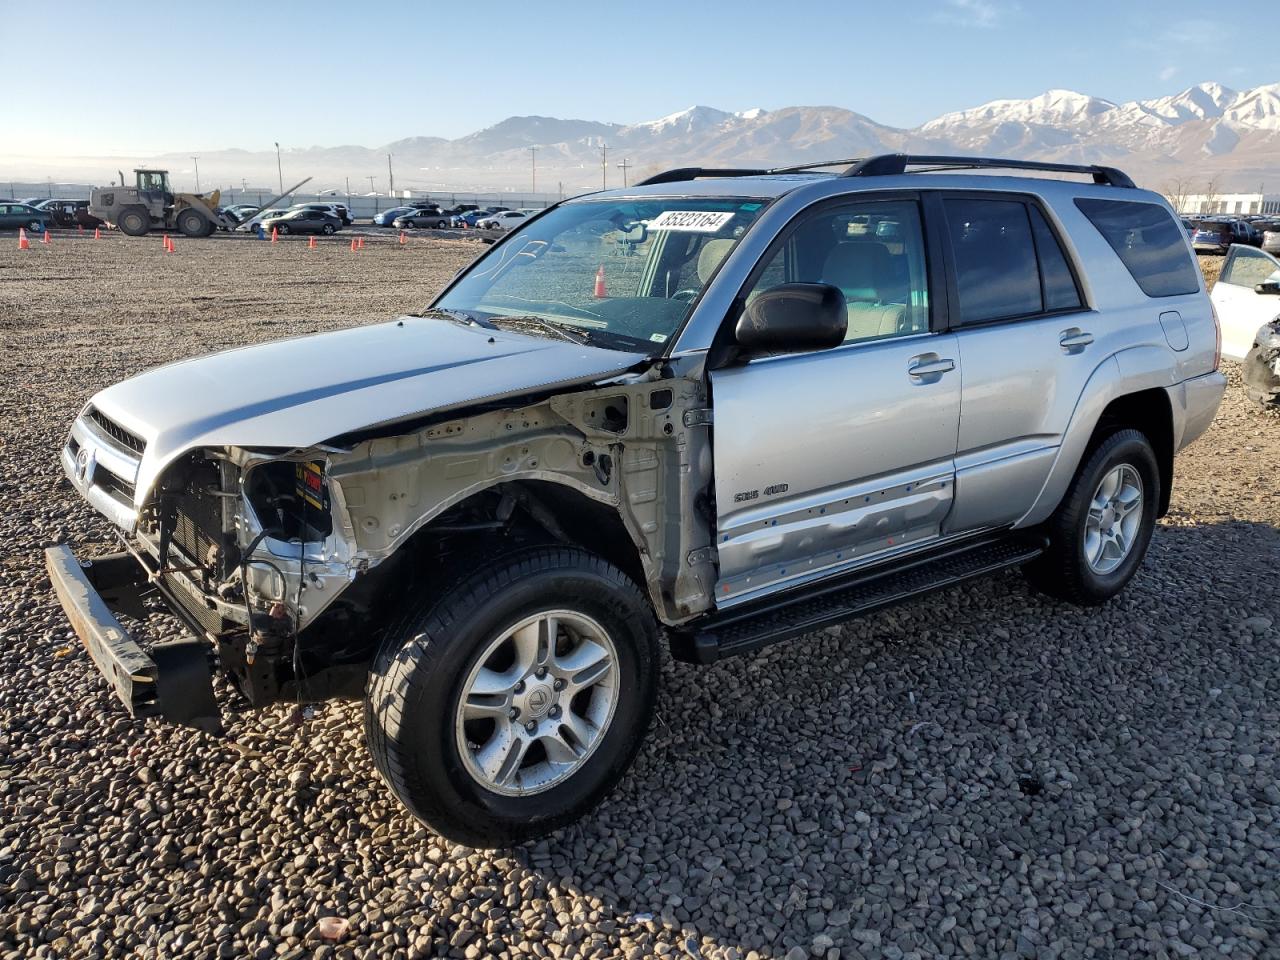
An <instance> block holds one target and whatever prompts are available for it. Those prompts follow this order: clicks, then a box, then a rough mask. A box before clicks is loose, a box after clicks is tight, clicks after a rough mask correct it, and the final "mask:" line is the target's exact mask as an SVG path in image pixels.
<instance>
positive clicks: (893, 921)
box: [0, 237, 1280, 960]
mask: <svg viewBox="0 0 1280 960" xmlns="http://www.w3.org/2000/svg"><path fill="white" fill-rule="evenodd" d="M0 244H2V246H0V334H2V336H3V344H4V351H3V365H4V366H3V372H4V376H3V378H0V424H2V425H3V426H2V427H0V494H2V495H3V497H4V502H5V509H4V511H3V512H2V513H0V538H2V540H3V543H4V547H3V553H2V554H0V556H2V558H3V559H2V563H0V957H4V958H6V960H7V958H16V957H24V958H25V957H32V956H35V957H41V956H49V957H53V956H58V957H62V956H147V957H172V956H220V957H244V956H254V957H264V958H265V957H280V956H286V957H302V956H312V955H316V956H341V957H353V956H378V957H404V956H419V955H421V956H431V955H449V956H459V957H468V958H474V957H481V956H493V955H501V956H507V955H511V956H515V955H522V956H537V957H578V956H592V957H616V956H626V957H629V958H635V957H649V956H655V955H674V956H693V957H707V958H717V957H723V958H728V957H744V956H756V957H761V958H763V957H777V958H781V957H786V958H788V960H802V958H804V957H806V956H811V955H812V956H817V957H833V956H844V957H849V956H865V957H885V958H903V957H918V958H925V957H935V956H974V957H997V956H1000V957H1004V956H1011V957H1012V956H1017V957H1043V958H1050V957H1064V958H1065V957H1083V956H1098V957H1138V956H1142V957H1210V956H1232V957H1278V956H1280V883H1278V882H1277V877H1278V876H1280V786H1278V782H1280V755H1278V752H1280V739H1278V735H1280V707H1278V706H1277V704H1280V678H1278V677H1277V670H1276V666H1277V662H1280V592H1278V591H1277V590H1276V582H1277V570H1280V469H1277V465H1280V421H1277V420H1276V419H1274V418H1269V417H1266V416H1263V415H1261V414H1259V413H1255V412H1253V411H1251V410H1249V409H1247V408H1246V405H1245V403H1244V400H1243V397H1242V394H1241V391H1240V388H1239V383H1238V381H1237V382H1235V383H1233V385H1232V387H1231V389H1230V392H1229V394H1228V397H1227V400H1226V402H1225V403H1224V405H1223V407H1222V411H1221V413H1220V415H1219V417H1218V420H1217V422H1216V423H1215V425H1214V426H1213V428H1212V429H1211V430H1210V432H1209V434H1208V435H1207V436H1206V437H1205V438H1204V439H1202V440H1201V441H1200V442H1199V443H1198V444H1197V445H1195V446H1194V447H1193V448H1191V449H1190V450H1188V451H1187V452H1186V453H1185V454H1184V455H1182V456H1181V457H1180V459H1179V462H1178V479H1177V483H1176V485H1175V489H1174V494H1173V507H1172V511H1171V513H1170V515H1169V517H1168V518H1167V519H1166V520H1165V521H1164V522H1163V524H1162V525H1161V527H1160V529H1159V531H1158V533H1157V535H1156V538H1155V541H1154V543H1153V546H1152V550H1151V554H1150V556H1149V558H1148V560H1147V563H1146V565H1145V567H1144V568H1143V570H1142V572H1141V573H1140V575H1139V577H1138V579H1137V580H1136V581H1135V583H1134V584H1133V585H1132V586H1131V587H1130V589H1129V590H1128V591H1127V592H1126V593H1125V594H1124V595H1123V596H1122V597H1121V598H1119V599H1117V600H1116V601H1114V602H1112V603H1111V604H1109V605H1108V606H1106V607H1104V608H1102V609H1099V610H1093V611H1083V610H1078V609H1075V608H1071V607H1067V606H1063V605H1059V604H1055V603H1051V602H1048V601H1046V600H1044V599H1042V598H1041V597H1039V596H1036V595H1034V594H1032V593H1030V592H1028V590H1027V589H1026V588H1025V587H1024V585H1023V583H1022V581H1021V579H1020V578H1019V577H1018V576H1017V575H1016V574H1011V575H1008V576H1004V577H1001V578H998V579H995V580H992V581H990V582H984V583H979V584H975V585H972V586H968V587H965V588H963V589H958V590H952V591H949V592H946V593H943V594H939V595H935V596H933V597H931V598H928V599H925V600H923V601H920V602H917V603H914V604H911V605H909V606H905V607H900V608H898V609H895V610H892V611H889V612H886V613H883V614H880V615H878V616H874V617H871V618H869V619H866V620H863V621H860V622H857V623H854V624H850V625H848V626H846V627H844V628H843V629H834V630H831V631H827V632H823V633H821V634H818V635H815V636H812V637H809V638H806V639H805V640H803V641H798V642H796V643H793V644H790V645H786V646H783V647H779V648H774V649H772V650H770V651H766V652H765V653H763V654H760V655H757V656H754V657H751V658H746V659H740V660H735V661H732V662H728V663H725V664H722V665H719V666H717V667H715V668H712V669H702V670H699V669H697V668H693V667H687V666H683V665H676V664H672V663H667V664H666V665H665V667H664V678H663V679H664V691H663V694H662V696H661V699H660V702H659V716H660V720H659V722H657V723H656V724H655V727H654V729H653V731H652V734H651V736H650V738H649V741H648V744H647V746H646V747H645V749H644V750H643V751H642V752H641V755H640V758H639V760H638V762H637V764H636V766H635V768H634V769H633V771H632V773H631V774H630V775H629V776H628V777H627V778H626V779H625V780H624V782H623V784H622V785H621V787H620V789H619V790H618V792H617V793H616V794H615V795H614V796H613V797H612V798H611V799H609V800H608V801H607V802H606V803H605V804H604V806H603V807H601V808H600V810H598V811H597V812H596V813H595V814H593V815H592V816H590V817H589V818H587V819H586V820H585V821H583V822H582V823H581V824H579V825H577V826H574V827H572V828H569V829H567V830H565V831H563V832H562V833H560V834H558V835H556V836H554V837H552V838H550V839H548V840H546V841H543V842H541V843H538V844H536V845H531V846H529V847H527V848H523V849H519V850H515V851H510V852H505V853H477V852H474V851H471V850H467V849H464V848H461V847H454V846H452V845H451V844H449V843H446V842H443V841H441V840H438V839H436V838H434V837H433V836H431V835H429V834H428V833H427V832H426V831H425V830H423V829H421V828H419V827H418V825H417V824H415V823H413V822H411V821H410V820H409V819H408V818H407V817H406V816H405V815H404V814H403V813H402V812H401V811H400V809H399V808H398V806H397V805H396V804H395V803H394V802H393V801H392V799H391V798H390V796H389V794H388V792H387V791H386V790H385V789H384V788H383V787H382V785H381V784H380V783H379V782H378V780H377V779H376V776H375V774H374V771H373V768H372V766H371V764H370V762H369V761H368V759H367V758H366V755H365V752H364V749H363V744H362V738H361V734H360V729H359V722H358V721H359V713H358V710H357V709H356V708H355V707H354V706H353V705H338V706H332V707H330V708H328V709H327V710H325V711H323V712H322V713H321V714H320V716H319V717H318V718H317V719H315V720H311V721H307V722H303V723H295V722H294V721H293V720H292V719H291V717H290V711H289V710H288V709H285V708H280V709H277V710H272V711H269V712H267V713H264V714H248V715H242V716H240V717H239V718H238V719H237V720H236V721H235V722H234V723H233V725H232V728H231V734H232V738H233V742H229V741H214V740H211V739H208V738H205V737H203V736H202V735H199V734H196V733H194V732H190V731H186V730H181V729H173V728H165V727H162V726H158V725H153V724H147V723H143V722H133V721H130V720H129V719H128V718H127V717H126V715H125V714H124V713H123V710H122V709H121V708H120V707H119V705H118V704H117V703H116V702H115V701H114V700H113V699H112V697H111V696H110V695H109V694H108V692H107V687H106V685H105V683H104V682H103V681H102V679H101V678H100V677H99V676H98V675H97V674H96V672H95V670H94V669H93V667H92V665H91V663H90V662H89V660H88V658H87V657H86V656H85V654H84V653H83V651H82V650H81V649H80V647H79V645H78V643H77V642H76V641H75V639H74V636H73V634H72V633H71V631H70V629H69V627H68V625H67V622H66V619H65V617H64V616H63V615H62V613H61V611H60V610H59V609H58V607H57V604H56V602H55V600H54V598H53V595H52V593H51V591H50V588H49V585H48V582H47V580H46V578H45V576H44V574H43V571H42V568H41V564H40V548H41V547H43V546H45V545H47V544H51V543H55V542H59V541H71V542H74V543H76V544H77V545H78V549H80V550H84V551H90V552H91V551H94V550H101V551H105V550H107V549H109V538H108V530H107V527H106V525H105V523H104V522H103V521H100V520H99V519H98V518H96V517H95V516H94V515H93V514H92V513H91V512H90V511H89V510H88V509H87V508H86V507H85V506H84V505H83V504H82V503H81V502H80V500H79V499H78V498H77V497H76V496H74V495H73V494H72V493H71V492H70V491H69V489H68V488H67V487H66V486H65V485H64V484H63V483H61V482H60V474H59V469H58V466H57V463H56V451H57V449H58V447H59V445H60V444H61V442H62V439H63V437H64V434H65V431H66V428H67V425H68V424H69V423H70V421H71V419H72V418H73V417H74V415H75V413H76V411H77V409H78V407H79V406H80V404H81V403H82V402H83V401H84V400H85V399H86V398H87V397H88V396H89V395H90V394H91V393H92V392H93V391H95V390H97V389H98V388H100V387H103V386H106V385H107V384H110V383H112V382H114V381H116V380H119V379H120V378H122V377H125V376H128V375H130V374H132V373H135V372H137V371H139V370H142V369H144V368H145V367H148V366H151V365H153V364H156V363H160V362H162V361H166V360H170V359H174V358H177V357H183V356H187V355H190V354H194V353H198V352H202V351H207V350H213V349H217V348H223V347H231V346H236V345H240V344H243V343H247V342H251V341H258V340H265V339H270V338H276V337H282V336H289V335H295V334H300V333H305V332H309V331H313V330H320V329H323V328H328V327H338V326H344V325H348V324H352V323H362V322H369V321H373V320H378V319H383V318H385V317H386V316H388V315H390V314H392V313H394V312H396V311H399V310H404V309H409V308H413V307H415V306H418V305H421V304H423V303H424V302H425V301H426V300H427V299H428V297H429V296H430V295H431V293H432V292H433V291H434V290H435V289H436V288H438V286H439V285H440V284H441V283H442V282H443V281H444V280H445V279H446V278H447V277H448V276H450V275H451V274H452V272H453V271H454V270H455V269H456V268H457V267H458V266H460V265H461V264H463V263H464V262H466V261H467V260H468V259H469V258H470V257H471V256H472V255H473V253H474V252H475V251H476V250H477V249H478V248H477V247H476V246H474V245H473V244H472V243H469V242H463V241H425V240H415V242H413V243H411V244H409V245H407V246H405V247H401V246H399V245H397V244H395V243H394V241H392V240H378V241H371V242H370V244H369V246H368V247H367V248H366V250H364V251H363V252H361V253H357V254H353V253H351V252H350V251H349V250H348V249H347V247H346V244H345V242H336V241H331V242H327V243H325V244H323V245H322V246H321V248H320V249H319V250H314V251H311V250H307V249H306V248H305V243H304V242H302V241H297V240H290V241H287V242H282V243H280V244H278V245H276V246H274V247H273V246H271V245H269V244H265V243H259V242H254V241H247V240H245V241H238V240H228V239H215V240H210V241H205V242H196V241H184V240H181V239H180V240H179V241H178V243H177V252H176V253H175V254H173V255H168V256H166V255H165V254H164V253H163V252H162V250H161V243H160V240H159V239H158V238H146V239H142V240H129V239H126V238H119V237H113V238H111V239H109V240H102V241H98V242H94V241H92V240H81V239H79V238H75V237H72V238H58V239H57V240H56V242H55V244H54V245H53V246H52V247H51V248H43V247H40V245H38V244H37V245H36V249H34V250H32V251H29V252H27V253H22V254H20V253H19V252H18V251H17V250H16V249H14V247H15V246H16V244H15V243H14V242H13V241H12V240H11V239H10V238H8V237H0ZM154 629H155V630H157V631H168V630H171V629H172V625H171V624H169V623H167V622H165V621H163V620H157V622H156V623H155V624H154ZM322 917H340V918H343V919H344V920H346V921H348V922H349V927H348V929H347V932H346V934H345V936H344V937H343V938H342V939H341V941H340V942H339V943H338V944H337V945H336V946H330V945H323V946H321V945H319V944H318V941H317V940H316V939H315V934H314V931H315V928H316V922H317V919H318V918H322Z"/></svg>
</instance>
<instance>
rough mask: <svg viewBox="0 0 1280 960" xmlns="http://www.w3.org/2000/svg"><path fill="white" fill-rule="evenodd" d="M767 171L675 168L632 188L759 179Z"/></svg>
mask: <svg viewBox="0 0 1280 960" xmlns="http://www.w3.org/2000/svg"><path fill="white" fill-rule="evenodd" d="M768 172H769V171H768V170H751V169H747V168H743V167H725V168H723V169H720V170H717V169H715V168H713V167H676V168H675V169H674V170H663V171H662V172H661V173H655V174H654V175H653V176H652V177H646V178H645V179H644V180H641V181H639V182H638V183H633V184H632V186H633V187H647V186H651V185H652V184H655V183H679V182H680V181H681V180H697V179H698V178H699V177H759V176H762V175H764V174H766V173H768Z"/></svg>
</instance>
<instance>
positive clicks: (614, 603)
mask: <svg viewBox="0 0 1280 960" xmlns="http://www.w3.org/2000/svg"><path fill="white" fill-rule="evenodd" d="M438 596H439V598H438V599H436V600H434V601H426V602H423V603H421V604H420V605H419V606H418V607H417V608H416V609H414V610H412V611H411V612H409V613H408V614H407V615H406V616H405V617H404V619H403V620H402V621H401V622H400V623H399V625H398V626H397V627H396V628H393V629H392V630H391V631H390V632H389V634H388V637H387V639H386V641H385V642H384V644H383V647H382V649H381V650H380V652H379V654H378V656H377V658H376V659H375V661H374V665H373V668H372V669H371V671H370V676H369V684H368V688H367V691H366V699H365V737H366V741H367V742H368V744H369V749H370V751H371V753H372V754H373V758H374V762H375V765H376V766H377V768H378V770H379V772H380V773H381V775H382V777H383V779H384V780H385V781H386V782H387V784H388V785H389V786H390V787H391V789H392V790H393V791H395V793H396V795H397V796H398V797H399V798H400V800H401V802H403V803H404V805H405V806H406V807H407V808H408V809H409V811H410V812H411V813H412V814H413V815H414V816H415V817H417V818H418V819H419V820H421V821H422V822H423V823H425V824H426V825H427V826H428V827H430V828H431V829H433V830H435V831H436V832H437V833H440V834H442V835H443V836H445V837H448V838H449V839H451V840H454V841H457V842H459V843H464V844H467V845H469V846H473V847H498V846H510V845H513V844H517V843H521V842H524V841H525V840H529V839H532V838H535V837H538V836H541V835H543V834H546V833H548V832H550V831H552V830H554V829H556V828H557V827H559V826H562V825H563V824H565V823H568V822H569V821H571V820H574V819H576V818H577V817H579V816H581V815H582V814H584V813H585V812H586V811H588V810H590V809H591V808H592V807H594V806H595V805H596V804H597V803H599V802H600V800H601V799H603V798H604V796H605V795H606V794H607V793H608V792H609V791H610V790H611V789H612V788H613V786H614V784H615V783H617V781H618V779H619V778H620V777H621V776H622V774H623V773H624V772H625V771H626V769H627V767H628V765H629V764H630V763H631V760H632V759H633V758H634V756H635V754H636V751H637V750H638V749H639V746H640V743H641V741H642V739H643V737H644V734H645V731H646V730H647V729H648V726H649V719H650V716H651V714H652V712H653V701H654V696H655V692H656V686H657V673H658V656H657V626H656V623H655V621H654V618H653V614H652V611H651V610H650V608H649V606H648V604H647V602H646V600H645V597H644V595H643V594H642V593H641V592H640V590H639V589H638V588H637V587H636V585H635V584H634V583H633V582H632V581H631V580H630V579H629V578H628V577H627V576H626V574H624V573H623V572H622V571H620V570H618V569H617V568H616V567H614V566H613V565H612V564H609V563H608V562H606V561H604V560H602V559H601V558H599V557H596V556H594V555H592V554H589V553H586V552H585V551H583V550H579V549H577V548H572V547H533V548H525V549H523V550H520V551H518V552H516V553H513V554H510V555H508V556H506V557H502V558H500V559H498V560H497V561H496V562H492V563H490V564H488V565H487V566H485V567H484V568H482V569H478V570H476V571H475V572H474V573H472V574H470V575H469V576H465V577H463V578H462V580H461V582H460V583H458V584H456V585H455V586H454V587H452V588H451V589H447V590H444V591H441V592H440V594H439V595H438Z"/></svg>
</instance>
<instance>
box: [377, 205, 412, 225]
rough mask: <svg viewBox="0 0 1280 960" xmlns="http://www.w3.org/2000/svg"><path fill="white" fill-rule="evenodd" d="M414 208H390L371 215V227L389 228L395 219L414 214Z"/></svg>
mask: <svg viewBox="0 0 1280 960" xmlns="http://www.w3.org/2000/svg"><path fill="white" fill-rule="evenodd" d="M415 209H416V208H415V207H392V208H391V209H390V210H383V211H381V212H380V213H375V214H374V215H373V225H374V226H375V227H389V226H391V225H392V224H393V223H395V220H396V217H403V216H407V215H408V214H411V213H413V212H414V210H415Z"/></svg>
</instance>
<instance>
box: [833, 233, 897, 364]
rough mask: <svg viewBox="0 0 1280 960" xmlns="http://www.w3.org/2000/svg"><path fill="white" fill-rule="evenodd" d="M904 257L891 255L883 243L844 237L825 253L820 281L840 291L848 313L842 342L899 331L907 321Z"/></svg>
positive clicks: (866, 338)
mask: <svg viewBox="0 0 1280 960" xmlns="http://www.w3.org/2000/svg"><path fill="white" fill-rule="evenodd" d="M895 260H896V261H898V262H897V263H895ZM905 261H906V258H905V256H903V255H902V254H899V255H898V256H897V257H896V258H895V257H894V256H893V254H892V253H890V252H889V248H888V247H887V246H886V245H885V244H883V243H879V242H876V241H874V240H846V241H844V242H842V243H838V244H836V246H835V248H834V249H832V251H831V252H830V253H829V254H828V255H827V258H826V262H825V263H824V264H823V266H822V274H821V276H822V281H823V282H824V283H829V284H831V285H832V286H835V287H838V288H840V291H841V292H842V293H843V294H844V299H845V308H846V310H847V311H848V316H849V328H848V331H847V332H846V333H845V341H846V342H847V341H850V340H868V339H871V338H874V337H884V336H890V335H892V334H895V333H901V332H903V329H904V326H905V325H906V322H907V319H906V318H907V299H906V297H907V290H906V283H905V281H904V278H905V274H906V263H905Z"/></svg>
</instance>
